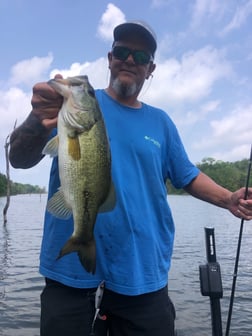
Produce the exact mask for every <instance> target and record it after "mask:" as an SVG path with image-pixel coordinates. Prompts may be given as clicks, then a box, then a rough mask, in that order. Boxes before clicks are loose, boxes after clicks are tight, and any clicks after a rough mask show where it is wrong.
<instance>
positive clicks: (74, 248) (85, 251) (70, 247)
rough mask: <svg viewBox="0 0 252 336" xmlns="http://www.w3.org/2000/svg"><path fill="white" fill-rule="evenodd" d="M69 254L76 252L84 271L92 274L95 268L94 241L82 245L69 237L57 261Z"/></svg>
mask: <svg viewBox="0 0 252 336" xmlns="http://www.w3.org/2000/svg"><path fill="white" fill-rule="evenodd" d="M71 252H77V253H78V256H79V259H80V262H81V264H82V266H83V267H84V268H85V270H86V271H87V272H89V273H92V274H94V273H95V268H96V247H95V240H94V239H93V240H91V241H89V242H87V243H83V242H80V241H78V240H77V239H75V238H74V237H71V238H70V239H69V240H68V241H67V242H66V244H65V245H64V246H63V248H62V249H61V250H60V253H59V256H58V257H57V260H58V259H60V258H61V257H63V256H65V255H66V254H69V253H71Z"/></svg>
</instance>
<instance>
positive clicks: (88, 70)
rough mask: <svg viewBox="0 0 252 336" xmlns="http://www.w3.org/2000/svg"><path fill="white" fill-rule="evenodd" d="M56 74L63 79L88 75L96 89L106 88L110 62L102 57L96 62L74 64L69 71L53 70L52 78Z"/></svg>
mask: <svg viewBox="0 0 252 336" xmlns="http://www.w3.org/2000/svg"><path fill="white" fill-rule="evenodd" d="M56 74H61V75H62V76H63V77H70V76H78V75H87V76H88V77H89V81H90V84H91V85H92V86H93V87H94V88H104V87H106V86H107V85H108V78H109V76H108V62H107V59H105V58H104V57H101V58H99V59H97V60H95V61H94V62H85V63H82V64H81V63H73V64H72V65H71V66H70V68H69V69H54V70H52V71H51V73H50V78H52V77H54V76H55V75H56Z"/></svg>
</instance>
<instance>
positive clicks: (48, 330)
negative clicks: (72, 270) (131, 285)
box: [40, 279, 175, 336]
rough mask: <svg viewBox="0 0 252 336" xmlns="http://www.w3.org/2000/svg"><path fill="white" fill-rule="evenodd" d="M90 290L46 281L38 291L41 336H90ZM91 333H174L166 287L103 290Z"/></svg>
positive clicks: (170, 335)
mask: <svg viewBox="0 0 252 336" xmlns="http://www.w3.org/2000/svg"><path fill="white" fill-rule="evenodd" d="M95 291H96V288H94V289H77V288H71V287H68V286H64V285H62V284H60V283H58V282H56V281H52V280H48V279H47V281H46V286H45V288H44V290H43V292H42V294H41V325H40V332H41V334H40V335H41V336H90V334H91V331H92V328H91V326H92V322H93V318H94V314H95V307H94V299H95ZM100 315H102V316H103V317H104V318H103V319H97V320H96V323H95V329H94V331H95V333H94V335H95V336H108V335H109V336H174V335H175V333H174V319H175V310H174V306H173V304H172V302H171V300H170V298H169V296H168V290H167V288H166V287H165V288H163V289H161V290H159V291H157V292H153V293H149V294H143V295H138V296H126V295H120V294H116V293H114V292H112V291H109V290H107V289H105V292H104V295H103V299H102V304H101V311H100Z"/></svg>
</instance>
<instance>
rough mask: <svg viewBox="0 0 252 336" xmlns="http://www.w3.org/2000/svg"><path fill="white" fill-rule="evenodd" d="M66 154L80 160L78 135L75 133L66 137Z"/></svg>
mask: <svg viewBox="0 0 252 336" xmlns="http://www.w3.org/2000/svg"><path fill="white" fill-rule="evenodd" d="M68 154H69V155H70V156H71V158H72V159H73V160H75V161H79V160H80V158H81V150H80V142H79V137H78V135H76V136H75V137H73V138H71V137H68Z"/></svg>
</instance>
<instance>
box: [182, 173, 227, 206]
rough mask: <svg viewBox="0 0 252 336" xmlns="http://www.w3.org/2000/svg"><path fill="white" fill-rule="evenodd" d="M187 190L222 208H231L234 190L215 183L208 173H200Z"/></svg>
mask: <svg viewBox="0 0 252 336" xmlns="http://www.w3.org/2000/svg"><path fill="white" fill-rule="evenodd" d="M185 190H186V191H187V192H188V193H189V194H191V195H192V196H194V197H196V198H199V199H201V200H202V201H206V202H209V203H212V204H214V205H217V206H219V207H221V208H225V209H229V207H230V203H231V196H232V192H231V191H229V190H227V189H225V188H223V187H222V186H220V185H218V184H217V183H215V182H214V181H213V180H212V179H211V178H210V177H208V176H207V175H205V174H203V173H200V174H199V175H198V176H197V177H196V178H195V179H194V180H193V181H192V182H191V183H190V184H189V185H188V186H186V187H185Z"/></svg>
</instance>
